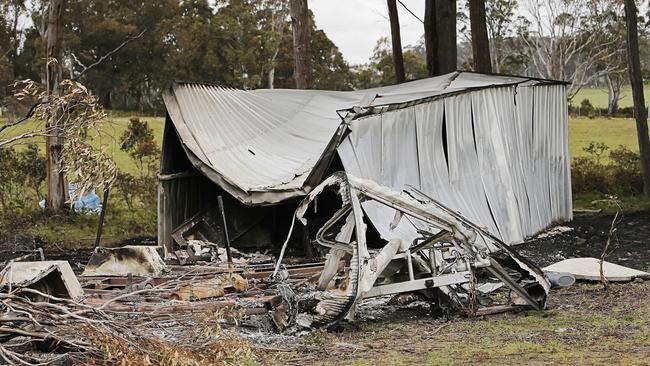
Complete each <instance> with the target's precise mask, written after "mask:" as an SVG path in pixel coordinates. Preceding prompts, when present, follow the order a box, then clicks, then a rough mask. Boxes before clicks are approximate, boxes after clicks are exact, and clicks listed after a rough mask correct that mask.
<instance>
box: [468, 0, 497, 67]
mask: <svg viewBox="0 0 650 366" xmlns="http://www.w3.org/2000/svg"><path fill="white" fill-rule="evenodd" d="M469 20H470V25H471V28H472V54H473V58H474V71H477V72H484V73H491V72H492V62H491V61H490V41H489V39H488V32H487V23H486V17H485V0H469Z"/></svg>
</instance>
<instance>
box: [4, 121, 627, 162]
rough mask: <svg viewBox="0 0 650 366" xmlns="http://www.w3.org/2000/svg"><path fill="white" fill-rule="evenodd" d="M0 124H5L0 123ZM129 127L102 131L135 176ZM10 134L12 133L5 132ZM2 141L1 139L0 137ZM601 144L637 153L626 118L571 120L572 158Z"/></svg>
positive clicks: (122, 124) (157, 131) (158, 130)
mask: <svg viewBox="0 0 650 366" xmlns="http://www.w3.org/2000/svg"><path fill="white" fill-rule="evenodd" d="M140 119H141V120H144V121H147V122H149V126H151V128H153V130H154V136H155V138H156V141H157V142H158V145H159V146H160V145H161V143H162V134H163V127H164V121H165V119H164V118H163V117H141V118H140ZM0 123H4V121H3V120H2V119H0ZM128 123H129V117H112V118H110V119H109V120H108V121H107V122H106V123H105V124H104V125H103V127H102V132H103V141H102V143H104V144H107V145H108V146H109V147H110V148H109V151H110V152H111V153H112V154H113V157H114V159H115V161H116V163H117V165H118V167H119V168H120V169H121V170H123V171H126V172H129V173H132V174H134V173H136V167H135V164H134V163H133V160H132V159H131V157H129V155H128V154H127V153H125V152H123V151H121V150H120V148H119V139H120V136H121V135H122V133H123V132H124V130H125V129H126V126H127V125H128ZM29 127H30V125H25V126H22V127H21V129H16V130H14V132H19V131H23V130H25V129H27V128H29ZM8 133H12V132H10V131H9V132H8ZM0 138H1V136H0ZM592 141H596V142H603V143H605V144H607V145H608V146H609V147H610V148H615V147H617V146H619V145H623V146H626V147H627V148H629V149H631V150H634V151H637V150H638V147H637V140H636V126H635V124H634V120H632V119H629V118H605V117H602V118H593V119H590V118H586V117H580V118H572V119H571V120H570V122H569V148H570V151H571V156H572V157H576V156H584V155H585V154H586V153H585V152H584V151H583V148H584V147H586V146H587V145H589V143H590V142H592Z"/></svg>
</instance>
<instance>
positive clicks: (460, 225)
mask: <svg viewBox="0 0 650 366" xmlns="http://www.w3.org/2000/svg"><path fill="white" fill-rule="evenodd" d="M326 189H335V190H336V191H337V192H338V195H339V196H340V198H341V200H342V205H341V208H340V209H339V210H338V211H337V212H336V213H334V215H333V216H332V217H331V218H330V219H329V220H328V221H327V222H326V223H325V224H324V225H323V226H322V227H321V228H320V229H319V230H318V232H317V234H316V240H315V242H316V243H317V244H318V245H320V246H322V247H324V249H326V250H328V251H329V253H327V255H326V261H325V266H324V269H323V271H322V272H321V274H320V277H319V279H318V282H317V284H316V291H310V292H309V295H308V297H309V298H310V299H311V301H310V303H311V304H312V306H307V307H306V306H298V305H296V306H292V308H294V309H295V313H294V315H293V316H291V318H294V317H295V316H298V317H299V319H300V318H302V320H301V321H299V322H301V323H302V324H303V325H305V324H307V325H309V326H329V325H332V324H334V323H336V322H338V321H339V320H341V319H343V318H345V317H346V316H347V317H348V318H353V317H354V309H355V306H356V304H358V303H359V302H360V301H361V300H362V299H364V298H370V297H376V296H383V295H395V294H400V293H407V292H420V293H423V294H425V295H427V296H429V297H430V298H432V299H433V298H435V299H438V300H436V301H435V302H436V303H437V305H438V306H440V304H441V303H440V298H442V297H444V298H445V299H447V301H448V302H449V303H450V304H451V305H452V306H454V307H456V308H458V309H461V310H464V312H465V313H467V314H470V315H471V314H476V312H477V311H478V310H479V308H480V307H482V306H483V305H484V304H481V303H480V301H477V297H476V296H477V290H476V288H477V286H478V285H479V283H480V282H481V281H483V282H486V281H487V282H490V281H492V282H491V283H492V284H494V283H495V282H494V281H501V282H502V283H503V285H505V286H504V288H505V289H507V290H509V291H506V292H507V295H506V296H505V300H506V304H501V305H498V306H492V305H493V304H491V306H490V307H491V308H497V307H500V308H512V307H513V306H527V307H530V308H533V309H537V310H541V309H544V308H545V307H546V297H547V295H548V291H549V288H550V284H549V282H548V280H547V279H546V277H545V276H544V274H543V273H542V271H541V270H540V269H539V268H538V267H537V266H535V265H534V264H532V263H530V262H529V261H528V260H526V259H525V258H523V257H522V256H520V255H519V254H518V253H516V252H515V251H514V250H512V249H511V248H510V247H509V246H508V245H506V244H505V243H503V242H502V241H501V240H500V239H499V238H497V237H495V236H494V235H492V234H491V233H489V232H488V231H486V230H485V229H483V228H481V227H479V226H478V225H476V224H474V223H472V222H471V221H469V220H467V219H466V218H464V217H463V216H462V215H461V214H459V213H457V212H454V211H453V210H451V209H449V208H447V207H446V206H444V205H443V204H441V203H440V202H438V201H436V200H434V199H433V198H431V197H428V196H426V195H425V194H423V193H422V192H419V191H418V190H416V189H414V188H412V187H409V188H408V189H407V190H405V191H404V192H397V191H395V190H393V189H390V188H387V187H384V186H381V185H379V184H377V183H375V182H373V181H369V180H363V179H359V178H356V177H353V176H350V175H346V173H344V172H337V173H335V174H333V175H332V176H330V177H329V178H327V179H326V180H325V181H323V182H322V183H321V184H320V185H319V186H317V187H316V188H315V189H314V190H313V191H312V192H311V193H310V194H309V195H308V196H307V197H305V199H304V200H303V201H302V202H301V204H300V205H299V206H298V209H297V210H296V218H297V219H299V220H301V221H302V223H303V224H306V219H305V213H306V212H307V210H308V207H309V206H310V204H311V203H312V202H314V201H315V200H316V199H317V197H318V196H319V195H320V194H321V193H322V192H323V191H324V190H326ZM366 201H375V202H377V203H379V204H381V205H385V206H388V207H390V208H392V209H394V210H395V216H394V218H393V220H392V222H391V223H390V225H389V226H390V227H389V229H390V230H391V231H392V230H393V229H395V228H396V227H397V226H398V225H399V223H400V221H401V220H408V221H410V222H411V223H412V224H413V225H414V226H416V227H419V229H418V230H417V232H418V234H419V235H420V236H419V237H417V238H416V239H415V240H413V241H412V242H410V243H406V242H403V241H402V240H400V239H399V238H395V239H391V240H389V241H388V242H385V241H381V243H380V244H377V243H373V244H374V245H375V247H376V246H378V245H379V246H381V245H383V246H381V247H378V248H377V247H376V248H369V246H368V244H369V243H368V241H367V235H366V234H367V229H368V227H367V223H366V220H364V217H365V214H364V208H363V203H364V202H366ZM314 292H315V293H316V294H315V295H314ZM303 295H304V294H303ZM298 297H300V296H298ZM502 298H503V297H502ZM303 299H304V297H303ZM314 299H315V300H314ZM298 309H300V310H298ZM306 309H307V310H306ZM298 312H300V313H299V314H298Z"/></svg>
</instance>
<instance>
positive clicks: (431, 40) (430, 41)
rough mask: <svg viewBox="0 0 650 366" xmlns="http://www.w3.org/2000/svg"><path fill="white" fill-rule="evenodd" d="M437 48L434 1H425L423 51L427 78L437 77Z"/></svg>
mask: <svg viewBox="0 0 650 366" xmlns="http://www.w3.org/2000/svg"><path fill="white" fill-rule="evenodd" d="M437 48H438V31H437V29H436V4H435V0H425V3H424V49H425V53H426V60H427V72H428V74H429V76H434V75H438V74H439V73H440V72H439V71H438V65H437V63H436V59H435V56H436V49H437Z"/></svg>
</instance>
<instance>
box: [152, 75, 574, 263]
mask: <svg viewBox="0 0 650 366" xmlns="http://www.w3.org/2000/svg"><path fill="white" fill-rule="evenodd" d="M164 101H165V106H166V108H167V117H166V123H165V132H164V139H163V149H162V157H161V171H160V175H159V179H160V185H159V195H158V241H159V244H160V246H162V247H163V248H164V253H165V257H166V259H168V260H170V259H172V260H173V259H175V257H176V254H174V253H176V252H177V251H178V250H179V249H182V248H183V247H185V246H186V245H187V242H188V240H191V239H192V238H199V239H201V238H202V239H205V240H209V241H211V242H213V243H215V244H216V245H223V244H224V243H223V241H224V240H225V237H226V236H225V235H224V234H225V233H224V230H223V227H224V220H223V218H222V213H221V212H220V209H219V207H220V206H219V204H218V198H219V196H221V197H222V200H223V205H222V206H221V207H222V208H223V211H224V213H225V215H224V217H225V222H226V227H227V231H228V241H230V242H232V244H233V245H234V246H235V247H237V246H242V247H258V248H267V249H276V250H277V249H279V245H280V244H282V243H283V242H284V240H285V237H286V234H287V232H288V230H289V228H290V226H291V224H292V222H293V215H294V211H295V209H296V207H297V205H298V203H299V202H300V200H301V199H302V198H303V197H304V196H305V195H306V194H307V193H309V192H310V191H311V190H312V189H313V187H315V186H317V185H318V184H319V183H321V182H322V181H323V180H324V179H325V178H327V177H328V176H329V175H330V174H332V173H333V172H336V171H340V170H343V171H345V172H347V173H348V174H350V175H352V176H355V177H357V178H360V179H366V180H370V181H373V182H375V183H377V184H380V185H383V186H386V187H389V188H392V189H395V190H397V191H402V190H404V189H406V188H407V187H413V188H416V189H418V190H420V191H421V192H423V193H425V194H427V195H429V196H431V197H433V198H435V199H436V200H439V201H440V202H442V203H444V204H445V205H447V206H448V207H450V208H452V209H453V210H455V211H457V212H459V213H461V214H462V215H463V216H464V217H466V218H468V219H469V220H471V221H472V222H474V223H476V224H478V225H480V226H481V227H483V228H485V229H486V230H487V231H488V232H490V233H491V234H493V235H494V236H496V237H497V238H499V239H501V240H503V241H504V242H505V243H508V244H513V243H517V242H521V241H523V240H524V239H525V238H527V237H529V236H532V235H534V234H536V233H538V232H539V231H541V230H543V229H544V228H546V227H548V226H550V225H551V224H553V223H555V222H561V221H568V220H571V218H572V207H571V189H570V188H571V187H570V172H569V167H570V164H569V150H568V114H567V99H566V88H565V84H564V83H563V82H558V81H551V80H540V79H533V78H527V77H514V76H501V75H484V74H477V73H471V72H454V73H450V74H446V75H442V76H438V77H433V78H427V79H422V80H417V81H412V82H407V83H403V84H400V85H394V86H387V87H382V88H376V89H369V90H359V91H344V92H340V91H321V90H284V89H274V90H236V89H230V88H223V87H219V86H213V85H207V84H199V83H177V84H175V85H173V87H172V88H171V89H170V90H168V91H167V92H166V93H165V94H164ZM314 206H315V207H314V209H313V210H311V211H310V212H309V213H308V216H310V217H309V218H308V220H307V226H303V225H297V227H296V230H294V231H293V236H292V246H291V247H293V248H295V250H298V251H304V252H306V254H313V253H310V251H311V250H312V247H311V243H310V241H311V240H312V239H313V238H314V235H315V230H317V229H318V228H319V226H320V225H322V223H324V222H325V221H326V220H327V219H329V218H330V217H331V214H332V213H333V212H334V211H335V210H336V209H338V207H339V206H340V201H339V198H338V196H337V195H336V194H332V195H331V196H325V199H323V198H321V199H319V200H318V202H316V203H315V205H314ZM363 209H364V211H365V213H366V217H367V220H368V222H369V224H370V225H369V226H370V229H371V231H372V235H373V239H374V240H376V241H379V242H388V241H390V240H391V239H394V238H400V239H402V240H404V241H408V242H410V241H412V240H413V238H414V236H415V235H416V232H417V230H414V227H413V226H414V225H412V224H410V223H409V222H407V221H406V220H404V221H403V222H402V223H401V224H400V225H399V226H398V227H396V228H394V229H391V230H389V229H388V227H389V226H390V225H388V223H390V222H391V220H393V216H394V212H393V211H392V210H390V209H387V208H385V207H380V206H378V205H373V204H370V203H368V204H365V205H364V207H363ZM206 236H207V237H206Z"/></svg>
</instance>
